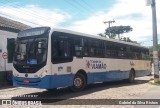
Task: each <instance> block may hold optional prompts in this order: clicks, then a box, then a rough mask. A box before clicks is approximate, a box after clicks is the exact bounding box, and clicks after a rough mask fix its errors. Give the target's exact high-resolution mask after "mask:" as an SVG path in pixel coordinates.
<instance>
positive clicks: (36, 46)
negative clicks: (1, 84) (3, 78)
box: [13, 27, 150, 91]
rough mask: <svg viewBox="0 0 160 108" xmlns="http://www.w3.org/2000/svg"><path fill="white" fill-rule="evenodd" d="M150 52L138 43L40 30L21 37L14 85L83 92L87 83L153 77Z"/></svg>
mask: <svg viewBox="0 0 160 108" xmlns="http://www.w3.org/2000/svg"><path fill="white" fill-rule="evenodd" d="M148 58H149V50H148V49H147V48H145V47H142V46H139V45H137V44H133V43H129V42H123V41H118V40H114V39H107V38H102V37H98V36H92V35H88V34H82V33H78V32H73V31H69V30H64V29H52V28H50V27H37V28H31V29H27V30H24V31H21V32H20V33H19V34H18V37H17V40H16V46H15V54H14V62H13V85H14V86H17V87H33V88H45V89H48V90H50V89H54V88H61V87H71V89H72V90H73V91H80V90H82V89H84V88H85V86H86V85H87V84H93V83H97V82H106V81H117V80H123V79H127V80H128V81H129V82H133V81H134V79H135V77H140V76H145V75H148V74H150V61H149V60H148Z"/></svg>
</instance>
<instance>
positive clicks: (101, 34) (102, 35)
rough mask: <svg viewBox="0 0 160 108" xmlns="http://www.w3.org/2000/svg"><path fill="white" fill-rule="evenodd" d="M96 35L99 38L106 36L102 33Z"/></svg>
mask: <svg viewBox="0 0 160 108" xmlns="http://www.w3.org/2000/svg"><path fill="white" fill-rule="evenodd" d="M98 35H99V36H101V37H106V35H105V34H103V33H99V34H98Z"/></svg>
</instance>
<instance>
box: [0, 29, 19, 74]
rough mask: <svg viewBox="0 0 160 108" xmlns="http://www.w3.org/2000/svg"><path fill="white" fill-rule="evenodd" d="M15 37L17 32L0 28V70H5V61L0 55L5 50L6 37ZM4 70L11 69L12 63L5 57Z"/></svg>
mask: <svg viewBox="0 0 160 108" xmlns="http://www.w3.org/2000/svg"><path fill="white" fill-rule="evenodd" d="M16 37H17V33H13V32H8V31H3V30H0V49H1V50H2V52H0V71H4V70H5V66H4V65H5V63H4V62H5V61H4V59H3V57H2V54H3V53H4V52H7V38H16ZM6 70H7V71H10V70H12V63H8V60H7V59H6Z"/></svg>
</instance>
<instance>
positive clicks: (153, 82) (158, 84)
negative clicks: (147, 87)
mask: <svg viewBox="0 0 160 108" xmlns="http://www.w3.org/2000/svg"><path fill="white" fill-rule="evenodd" d="M149 84H152V85H156V86H160V82H159V83H156V82H155V81H154V79H151V80H150V81H149Z"/></svg>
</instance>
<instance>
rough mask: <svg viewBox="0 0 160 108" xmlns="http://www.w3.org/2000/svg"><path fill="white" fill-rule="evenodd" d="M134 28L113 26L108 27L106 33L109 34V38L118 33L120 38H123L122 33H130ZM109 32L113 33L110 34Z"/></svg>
mask: <svg viewBox="0 0 160 108" xmlns="http://www.w3.org/2000/svg"><path fill="white" fill-rule="evenodd" d="M132 30H133V28H132V27H130V26H112V27H110V28H107V29H106V30H105V34H106V35H108V36H109V38H114V37H116V35H118V38H119V40H120V39H121V37H120V35H121V34H123V33H128V32H130V31H132ZM109 33H110V34H111V35H109Z"/></svg>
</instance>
